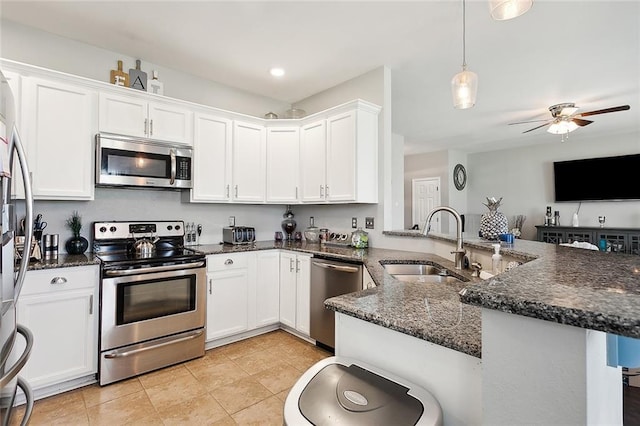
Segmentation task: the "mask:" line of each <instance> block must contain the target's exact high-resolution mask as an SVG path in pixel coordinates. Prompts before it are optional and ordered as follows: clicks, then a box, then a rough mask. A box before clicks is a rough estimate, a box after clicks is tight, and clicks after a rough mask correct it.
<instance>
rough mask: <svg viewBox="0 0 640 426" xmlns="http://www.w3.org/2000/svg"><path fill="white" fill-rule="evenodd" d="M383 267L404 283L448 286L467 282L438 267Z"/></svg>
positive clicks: (396, 265)
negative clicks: (448, 284) (442, 284)
mask: <svg viewBox="0 0 640 426" xmlns="http://www.w3.org/2000/svg"><path fill="white" fill-rule="evenodd" d="M382 266H383V267H384V269H385V271H386V272H387V273H388V274H389V275H391V276H393V277H394V278H395V279H397V280H399V281H402V282H413V283H435V284H437V283H444V284H447V283H460V282H465V281H467V280H466V279H464V278H458V277H456V276H453V275H451V273H450V272H449V271H448V270H447V269H445V268H443V267H441V266H438V265H427V264H415V263H386V264H383V265H382Z"/></svg>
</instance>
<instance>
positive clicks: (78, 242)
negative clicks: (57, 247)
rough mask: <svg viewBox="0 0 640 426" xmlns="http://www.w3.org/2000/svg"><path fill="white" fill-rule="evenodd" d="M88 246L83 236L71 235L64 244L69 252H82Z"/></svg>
mask: <svg viewBox="0 0 640 426" xmlns="http://www.w3.org/2000/svg"><path fill="white" fill-rule="evenodd" d="M88 247H89V241H87V239H86V238H85V237H82V236H78V237H72V238H70V239H68V240H67V242H66V243H65V244H64V248H65V249H66V250H67V253H69V254H83V253H84V252H85V251H87V248H88Z"/></svg>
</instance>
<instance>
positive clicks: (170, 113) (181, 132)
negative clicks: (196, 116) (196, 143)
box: [149, 102, 193, 145]
mask: <svg viewBox="0 0 640 426" xmlns="http://www.w3.org/2000/svg"><path fill="white" fill-rule="evenodd" d="M192 123H193V122H192V113H191V111H189V110H188V109H186V108H183V107H181V106H179V105H172V104H169V103H160V102H150V103H149V137H151V138H153V139H160V140H165V141H172V142H180V143H184V144H187V145H192V144H193V136H192V129H193V124H192Z"/></svg>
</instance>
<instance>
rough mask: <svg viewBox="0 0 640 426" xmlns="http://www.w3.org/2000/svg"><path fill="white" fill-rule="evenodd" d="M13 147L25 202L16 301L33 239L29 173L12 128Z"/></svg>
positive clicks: (15, 292) (20, 144) (19, 143)
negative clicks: (22, 250) (16, 155)
mask: <svg viewBox="0 0 640 426" xmlns="http://www.w3.org/2000/svg"><path fill="white" fill-rule="evenodd" d="M12 141H13V146H14V148H15V150H16V153H17V154H18V161H19V162H20V170H21V172H22V181H23V183H24V200H25V206H26V208H25V220H24V241H25V243H24V255H23V256H22V260H21V261H20V268H19V269H18V275H17V276H16V284H15V290H14V295H13V300H14V301H16V300H18V297H19V296H20V292H21V291H22V284H23V283H24V276H25V274H26V273H27V268H28V266H29V259H30V258H31V253H30V247H31V239H32V238H33V192H32V190H31V173H29V169H28V167H27V156H26V154H25V152H24V147H23V145H22V141H21V140H20V136H19V135H18V129H16V128H15V127H14V128H13V132H12Z"/></svg>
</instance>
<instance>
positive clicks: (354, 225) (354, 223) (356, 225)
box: [351, 217, 358, 228]
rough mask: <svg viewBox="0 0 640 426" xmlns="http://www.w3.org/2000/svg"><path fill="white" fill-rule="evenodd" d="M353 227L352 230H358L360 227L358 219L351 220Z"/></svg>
mask: <svg viewBox="0 0 640 426" xmlns="http://www.w3.org/2000/svg"><path fill="white" fill-rule="evenodd" d="M351 227H352V228H357V227H358V218H357V217H352V218H351Z"/></svg>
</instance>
